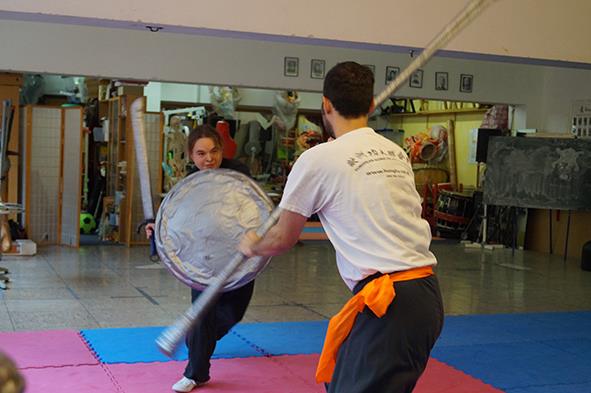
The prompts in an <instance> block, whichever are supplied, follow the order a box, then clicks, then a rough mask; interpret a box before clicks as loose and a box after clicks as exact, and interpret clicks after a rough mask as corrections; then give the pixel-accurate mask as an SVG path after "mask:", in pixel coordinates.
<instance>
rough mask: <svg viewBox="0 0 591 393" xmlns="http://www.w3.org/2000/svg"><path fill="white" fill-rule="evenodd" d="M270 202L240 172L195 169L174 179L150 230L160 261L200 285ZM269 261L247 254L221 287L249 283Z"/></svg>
mask: <svg viewBox="0 0 591 393" xmlns="http://www.w3.org/2000/svg"><path fill="white" fill-rule="evenodd" d="M273 207H274V206H273V203H272V202H271V200H270V199H269V197H268V196H267V195H266V194H265V192H264V191H263V190H262V189H261V188H260V187H259V186H258V184H257V183H255V182H254V181H253V180H252V179H250V178H249V177H248V176H246V175H243V174H242V173H239V172H236V171H232V170H229V169H215V170H206V171H199V172H196V173H194V174H192V175H190V176H188V177H186V178H185V179H183V180H181V181H180V182H178V183H177V184H176V185H175V186H174V187H173V188H172V189H171V190H170V191H169V192H168V194H167V195H166V197H165V198H164V200H163V201H162V204H161V205H160V209H159V210H158V214H157V216H156V225H155V230H154V234H155V238H154V240H155V242H156V249H157V250H158V255H159V256H160V260H161V261H163V263H164V264H165V265H166V267H167V268H168V269H169V270H170V272H171V273H172V274H173V275H174V276H175V277H176V278H177V279H179V280H180V281H181V282H183V283H185V284H186V285H188V286H190V287H192V288H195V289H198V290H203V289H205V287H207V286H208V285H209V284H210V283H211V281H212V280H213V279H214V277H215V276H216V274H217V273H219V272H220V271H221V270H222V269H223V267H224V266H225V264H227V263H228V262H229V261H230V260H231V259H232V258H233V257H234V256H235V255H236V253H237V252H238V251H237V246H238V243H239V242H240V239H241V238H242V236H243V234H244V233H245V232H246V231H248V230H251V229H256V228H258V227H259V226H260V225H261V224H262V223H263V222H264V221H265V219H266V218H267V217H269V215H270V214H271V212H272V210H273ZM269 261H270V257H254V258H249V259H248V260H246V261H245V262H244V263H243V264H241V265H240V267H239V268H238V269H237V270H236V271H235V272H234V274H233V275H232V276H231V277H230V279H229V280H228V282H227V283H226V284H225V286H224V288H223V291H229V290H233V289H236V288H240V287H241V286H243V285H245V284H247V283H249V282H250V281H252V280H253V279H254V278H255V277H256V276H257V275H258V274H260V273H261V272H262V271H263V269H264V268H265V267H266V266H267V264H268V263H269Z"/></svg>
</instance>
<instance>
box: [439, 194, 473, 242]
mask: <svg viewBox="0 0 591 393" xmlns="http://www.w3.org/2000/svg"><path fill="white" fill-rule="evenodd" d="M473 213H474V201H473V198H472V195H470V194H465V193H459V192H452V191H448V190H440V191H439V196H438V198H437V205H436V206H435V212H434V216H435V221H436V227H437V231H438V232H439V233H441V234H442V235H450V236H459V235H460V234H461V233H462V232H463V231H464V229H465V228H466V225H467V224H468V222H469V221H470V218H471V217H472V214H473Z"/></svg>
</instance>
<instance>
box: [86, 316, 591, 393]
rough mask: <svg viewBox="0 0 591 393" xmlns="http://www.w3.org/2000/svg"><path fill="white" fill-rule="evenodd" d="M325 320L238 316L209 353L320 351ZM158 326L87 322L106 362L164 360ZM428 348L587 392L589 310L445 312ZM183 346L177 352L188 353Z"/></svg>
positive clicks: (536, 386)
mask: <svg viewBox="0 0 591 393" xmlns="http://www.w3.org/2000/svg"><path fill="white" fill-rule="evenodd" d="M327 326H328V321H306V322H271V323H241V324H238V325H237V326H235V327H234V329H233V330H232V331H231V332H230V333H229V334H228V335H226V337H224V338H223V339H222V340H220V342H219V343H218V345H217V347H216V351H215V353H214V356H213V357H214V358H224V357H225V358H236V357H251V356H269V355H271V356H275V355H297V354H311V353H319V352H320V351H321V350H322V344H323V342H324V336H325V333H326V329H327ZM162 329H163V328H162V327H146V328H121V329H90V330H84V331H82V335H83V337H84V338H85V339H86V340H87V342H88V343H89V345H90V346H91V348H92V349H93V350H94V351H95V352H96V353H97V355H98V357H99V359H100V360H101V361H103V362H105V363H136V362H154V361H167V360H169V359H168V358H166V357H165V356H164V355H162V354H161V353H160V352H159V351H158V349H157V348H156V345H155V343H154V341H155V339H156V337H157V336H158V335H159V334H160V332H161V331H162ZM432 356H433V357H435V358H436V359H438V360H440V361H442V362H444V363H447V364H449V365H450V366H452V367H455V368H457V369H459V370H462V371H463V372H465V373H467V374H469V375H471V376H473V377H475V378H478V379H481V380H483V381H484V382H486V383H488V384H490V385H493V386H495V387H497V388H500V389H505V390H506V391H508V392H509V393H546V392H553V393H562V392H564V393H566V392H569V393H582V392H586V393H588V392H591V389H590V388H589V387H590V384H591V312H576V313H540V314H501V315H471V316H448V317H446V319H445V326H444V330H443V332H442V335H441V337H440V339H439V341H438V342H437V344H436V346H435V348H434V350H433V353H432ZM186 357H187V354H186V348H184V345H183V348H181V350H180V351H179V353H178V354H177V356H176V357H175V359H177V360H184V359H186Z"/></svg>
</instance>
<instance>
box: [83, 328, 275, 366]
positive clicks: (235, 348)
mask: <svg viewBox="0 0 591 393" xmlns="http://www.w3.org/2000/svg"><path fill="white" fill-rule="evenodd" d="M163 330H164V328H163V327H140V328H113V329H88V330H82V331H81V334H82V337H84V339H85V340H86V342H87V343H88V345H89V347H90V348H91V349H92V350H93V351H94V352H95V353H96V355H97V357H98V358H99V360H100V361H101V362H103V363H141V362H145V363H149V362H165V361H168V360H170V358H168V357H166V356H165V355H163V354H162V353H161V352H160V351H159V350H158V348H157V347H156V344H155V341H156V338H157V337H158V336H159V335H160V333H161V332H162V331H163ZM253 356H264V354H263V353H262V352H260V351H259V350H257V349H256V348H255V347H253V346H252V345H250V344H249V343H247V342H246V341H245V340H243V339H241V338H240V337H239V336H237V335H235V334H232V332H230V333H229V334H227V335H226V336H225V337H223V338H222V339H221V340H220V341H218V343H217V345H216V349H215V352H214V354H213V358H214V359H216V358H241V357H253ZM186 359H187V348H186V346H185V345H184V344H182V345H181V346H179V350H178V351H177V353H175V355H174V360H186Z"/></svg>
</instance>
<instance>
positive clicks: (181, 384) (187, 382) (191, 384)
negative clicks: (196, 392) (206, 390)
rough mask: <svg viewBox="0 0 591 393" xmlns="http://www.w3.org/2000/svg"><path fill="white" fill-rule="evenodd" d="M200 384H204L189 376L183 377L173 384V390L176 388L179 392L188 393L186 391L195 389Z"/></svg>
mask: <svg viewBox="0 0 591 393" xmlns="http://www.w3.org/2000/svg"><path fill="white" fill-rule="evenodd" d="M199 385H202V384H201V383H197V382H195V381H193V380H192V379H189V378H187V377H182V378H181V379H180V380H179V381H178V382H177V383H175V384H174V385H172V390H174V391H175V392H179V393H186V392H190V391H191V390H193V389H195V388H196V387H197V386H199Z"/></svg>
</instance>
